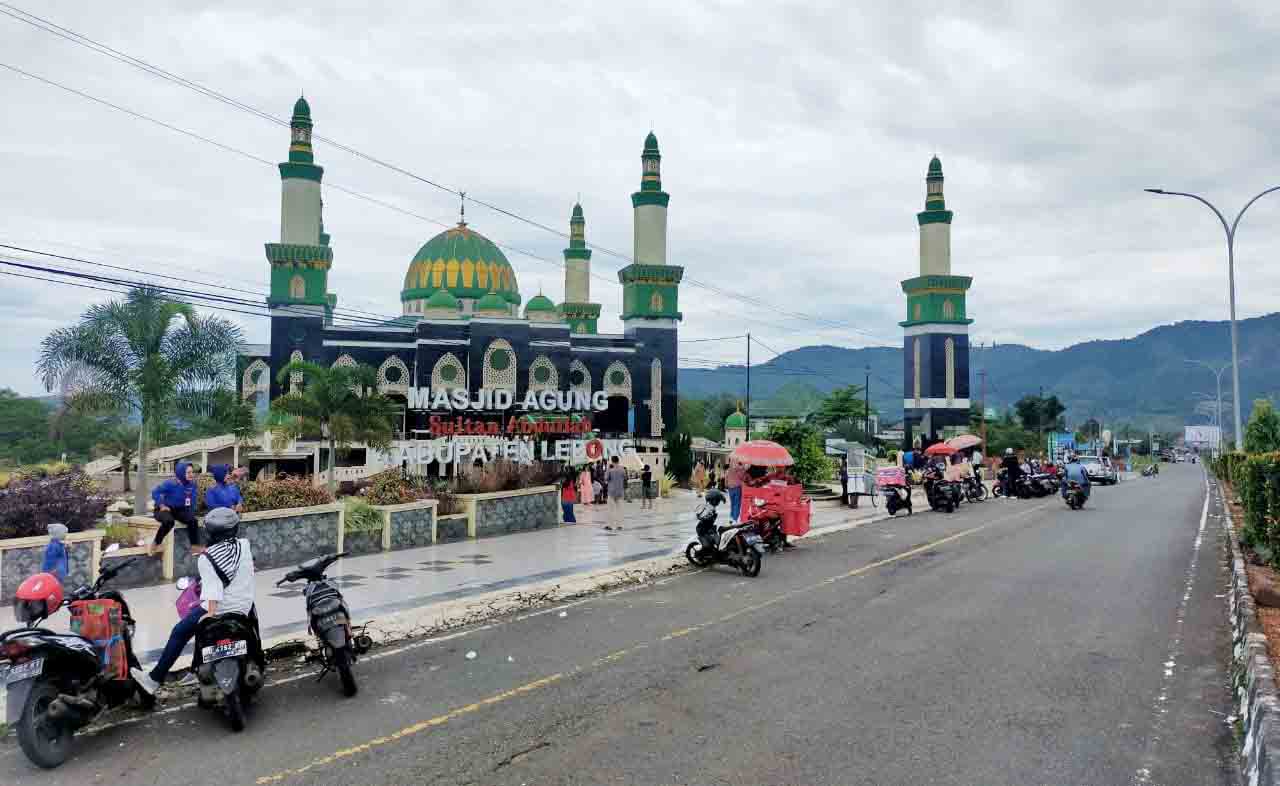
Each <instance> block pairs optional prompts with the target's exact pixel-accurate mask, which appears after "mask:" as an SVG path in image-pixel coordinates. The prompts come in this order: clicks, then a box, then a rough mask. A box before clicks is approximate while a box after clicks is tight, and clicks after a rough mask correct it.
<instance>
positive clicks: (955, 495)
mask: <svg viewBox="0 0 1280 786" xmlns="http://www.w3.org/2000/svg"><path fill="white" fill-rule="evenodd" d="M924 496H925V499H927V500H928V501H929V507H930V508H932V509H934V510H945V511H946V512H947V513H952V512H954V511H955V509H956V508H958V507H960V501H961V499H963V496H964V492H963V491H962V490H961V488H960V484H959V483H956V482H955V481H950V480H945V479H944V477H943V474H942V470H940V469H938V468H937V467H931V468H929V469H926V470H925V472H924Z"/></svg>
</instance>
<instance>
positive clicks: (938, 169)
mask: <svg viewBox="0 0 1280 786" xmlns="http://www.w3.org/2000/svg"><path fill="white" fill-rule="evenodd" d="M929 174H931V175H941V174H942V161H940V160H938V157H937V156H934V157H933V159H932V160H931V161H929Z"/></svg>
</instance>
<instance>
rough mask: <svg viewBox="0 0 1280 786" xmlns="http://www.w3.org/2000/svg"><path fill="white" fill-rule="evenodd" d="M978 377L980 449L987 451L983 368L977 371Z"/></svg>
mask: <svg viewBox="0 0 1280 786" xmlns="http://www.w3.org/2000/svg"><path fill="white" fill-rule="evenodd" d="M978 379H980V380H982V384H981V390H982V392H981V393H980V394H979V396H978V409H979V410H981V411H980V412H979V414H980V415H981V416H982V421H981V422H982V449H983V450H984V451H987V370H986V369H985V368H984V369H982V370H981V371H979V372H978ZM987 452H988V453H989V452H990V451H987Z"/></svg>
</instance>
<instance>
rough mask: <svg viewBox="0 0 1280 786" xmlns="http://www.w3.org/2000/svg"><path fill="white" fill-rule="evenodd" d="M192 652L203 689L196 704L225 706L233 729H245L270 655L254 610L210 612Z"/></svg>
mask: <svg viewBox="0 0 1280 786" xmlns="http://www.w3.org/2000/svg"><path fill="white" fill-rule="evenodd" d="M191 581H192V579H190V578H186V577H184V578H181V579H178V582H177V587H178V589H179V590H185V589H186V588H187V587H188V586H190V583H191ZM192 655H193V657H192V659H191V670H192V672H194V673H195V675H196V681H197V683H198V685H199V690H200V692H199V695H198V696H197V697H196V704H197V705H198V706H200V707H201V708H203V709H214V708H216V707H218V706H219V705H221V706H222V709H223V710H224V711H225V712H226V715H227V720H228V721H229V722H230V723H231V730H232V731H243V730H244V726H245V710H246V709H247V708H248V706H249V704H250V703H252V701H253V698H254V697H255V696H257V694H258V691H260V690H262V685H263V682H264V681H265V678H264V675H263V671H264V669H265V668H266V658H265V657H264V656H263V653H262V643H261V641H260V640H259V637H258V620H257V618H256V616H254V612H252V611H251V612H250V614H239V613H235V612H225V613H219V614H206V615H205V616H204V617H202V618H201V619H200V623H199V625H198V626H197V628H196V635H195V647H194V649H193V653H192Z"/></svg>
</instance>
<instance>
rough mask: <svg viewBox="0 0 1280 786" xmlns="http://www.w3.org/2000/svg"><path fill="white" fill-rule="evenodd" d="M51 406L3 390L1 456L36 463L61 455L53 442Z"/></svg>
mask: <svg viewBox="0 0 1280 786" xmlns="http://www.w3.org/2000/svg"><path fill="white" fill-rule="evenodd" d="M48 432H49V407H48V406H47V405H46V404H45V403H44V402H43V401H39V400H37V399H34V398H23V397H22V396H19V395H18V394H17V393H15V392H13V391H12V390H8V389H3V390H0V458H2V459H6V460H8V461H12V462H13V463H14V464H23V463H33V462H37V461H44V460H45V459H50V458H53V457H55V456H56V455H57V453H56V452H54V446H52V445H50V444H49V440H48V438H47V437H48Z"/></svg>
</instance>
